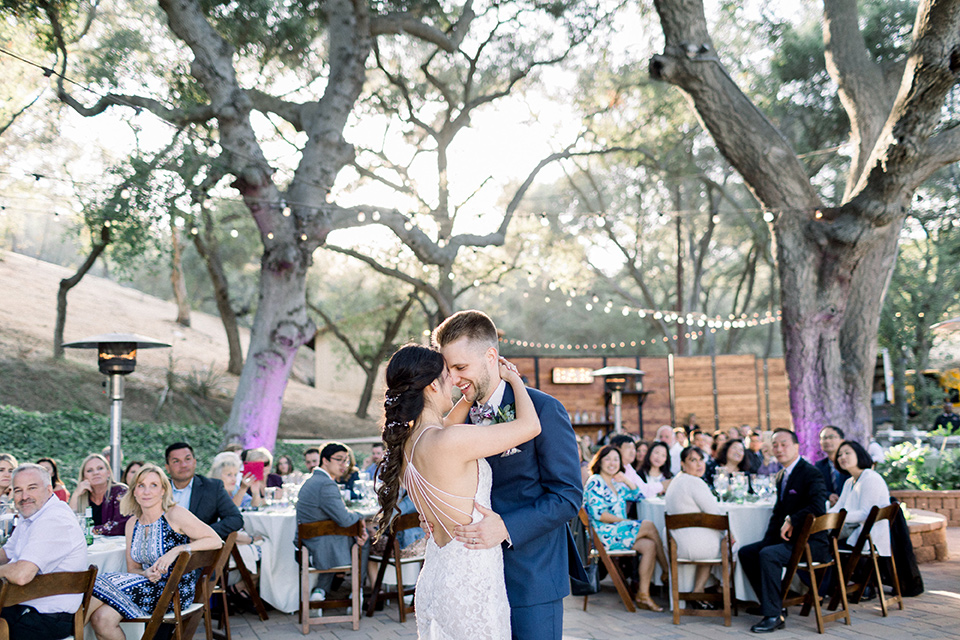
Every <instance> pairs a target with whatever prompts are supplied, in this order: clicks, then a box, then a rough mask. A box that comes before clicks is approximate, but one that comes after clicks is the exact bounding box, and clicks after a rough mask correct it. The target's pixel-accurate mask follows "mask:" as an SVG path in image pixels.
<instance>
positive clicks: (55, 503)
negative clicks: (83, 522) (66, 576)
mask: <svg viewBox="0 0 960 640" xmlns="http://www.w3.org/2000/svg"><path fill="white" fill-rule="evenodd" d="M12 484H13V495H14V500H15V502H16V505H17V509H18V510H19V511H20V518H21V520H20V524H19V525H17V528H16V529H14V531H13V535H11V536H10V539H9V540H7V543H6V544H5V545H3V550H2V551H0V578H3V579H6V580H9V581H10V582H12V583H13V584H17V585H25V584H29V582H30V581H31V580H33V578H34V577H35V576H36V575H37V574H48V573H57V572H61V571H86V570H87V542H86V540H84V537H83V531H82V530H81V529H80V524H79V523H78V522H77V517H76V516H75V515H74V514H73V512H72V511H71V510H70V507H69V506H67V504H66V503H65V502H63V501H62V500H59V499H57V498H55V497H54V496H53V486H52V483H51V480H50V474H49V473H47V470H46V469H44V468H43V467H41V466H39V465H35V464H24V465H21V466H19V467H17V468H16V470H15V471H14V472H13V482H12ZM82 599H83V596H82V595H79V594H76V595H60V596H50V597H46V598H37V599H36V600H27V601H26V602H23V603H21V604H18V605H13V606H10V607H4V608H3V611H2V613H0V616H2V617H3V619H4V620H6V622H7V625H9V630H10V638H11V639H12V640H41V639H45V638H66V637H68V636H70V635H72V634H73V614H74V613H76V611H77V609H78V608H79V607H80V603H81V600H82Z"/></svg>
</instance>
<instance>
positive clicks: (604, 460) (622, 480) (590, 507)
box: [583, 445, 667, 611]
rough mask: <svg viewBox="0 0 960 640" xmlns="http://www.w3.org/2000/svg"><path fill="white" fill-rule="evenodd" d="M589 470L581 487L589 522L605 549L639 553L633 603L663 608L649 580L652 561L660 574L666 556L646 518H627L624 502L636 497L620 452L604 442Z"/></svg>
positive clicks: (665, 566)
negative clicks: (628, 550)
mask: <svg viewBox="0 0 960 640" xmlns="http://www.w3.org/2000/svg"><path fill="white" fill-rule="evenodd" d="M590 470H591V471H592V472H593V475H592V476H590V477H589V478H588V479H587V485H586V487H584V489H583V503H584V507H585V508H586V510H587V514H588V515H589V517H590V524H591V525H592V526H593V529H594V531H596V532H597V535H598V536H600V540H601V541H602V542H603V545H604V547H606V548H607V549H608V550H610V551H616V550H623V549H635V550H637V551H639V552H640V553H641V554H642V556H641V558H640V588H639V590H638V591H637V599H636V601H637V606H638V607H640V608H641V609H649V610H650V611H663V608H662V607H660V606H659V605H657V603H656V602H654V601H653V599H652V598H651V597H650V580H651V578H653V570H654V568H655V562H659V563H660V568H661V569H662V570H663V572H664V575H666V571H667V557H666V554H665V553H664V551H663V543H662V542H661V540H660V534H659V533H658V532H657V528H656V526H654V524H653V522H651V521H649V520H642V521H641V520H630V519H628V518H627V501H628V500H639V499H640V490H639V488H638V487H637V486H636V485H635V484H633V483H632V482H630V480H628V479H627V478H626V477H625V476H624V473H623V463H622V462H621V460H620V452H619V451H618V450H617V448H616V447H613V446H609V445H608V446H606V447H603V448H602V449H600V451H598V452H597V454H596V455H595V456H594V457H593V461H592V462H591V463H590ZM664 582H666V581H664Z"/></svg>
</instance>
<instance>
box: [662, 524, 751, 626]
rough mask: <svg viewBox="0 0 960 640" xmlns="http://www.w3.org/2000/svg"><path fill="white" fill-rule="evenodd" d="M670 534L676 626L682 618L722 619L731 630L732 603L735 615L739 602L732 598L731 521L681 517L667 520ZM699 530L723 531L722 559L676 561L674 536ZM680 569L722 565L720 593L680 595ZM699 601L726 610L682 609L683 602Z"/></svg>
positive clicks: (691, 592) (699, 592)
mask: <svg viewBox="0 0 960 640" xmlns="http://www.w3.org/2000/svg"><path fill="white" fill-rule="evenodd" d="M664 520H665V522H666V531H667V557H668V558H669V560H670V589H671V593H672V595H673V624H680V616H682V615H683V616H723V624H724V626H727V627H729V626H730V610H731V603H732V605H733V611H734V614H736V600H735V598H734V596H733V542H732V539H731V536H730V519H729V517H728V516H727V515H726V514H724V515H713V514H709V513H682V514H676V515H667V516H665V517H664ZM690 527H697V528H701V529H713V530H716V531H723V532H724V536H723V539H721V540H720V557H718V558H710V559H707V560H690V559H688V558H678V557H677V541H676V539H675V538H674V535H673V533H674V532H675V531H678V530H680V529H687V528H690ZM679 565H693V566H701V565H709V566H714V565H719V566H720V568H721V569H720V570H721V572H722V576H721V581H720V585H721V590H722V592H721V593H707V592H705V591H689V592H685V593H680V589H679V584H678V580H677V574H678V568H679ZM691 600H699V601H701V602H722V603H723V610H720V609H717V610H701V609H690V608H687V609H681V608H680V603H681V602H688V601H691Z"/></svg>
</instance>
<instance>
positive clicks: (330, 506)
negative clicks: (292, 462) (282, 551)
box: [297, 442, 369, 594]
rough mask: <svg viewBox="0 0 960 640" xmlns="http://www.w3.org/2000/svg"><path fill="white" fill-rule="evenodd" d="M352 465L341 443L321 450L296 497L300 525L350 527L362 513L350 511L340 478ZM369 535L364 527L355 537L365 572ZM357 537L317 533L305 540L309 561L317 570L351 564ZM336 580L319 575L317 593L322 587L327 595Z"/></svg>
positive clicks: (331, 576)
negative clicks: (330, 522)
mask: <svg viewBox="0 0 960 640" xmlns="http://www.w3.org/2000/svg"><path fill="white" fill-rule="evenodd" d="M349 467H350V454H349V452H348V451H347V448H346V447H345V446H344V445H342V444H340V443H339V442H332V443H330V444H328V445H327V446H325V447H324V448H323V450H322V451H321V452H320V466H319V467H318V468H316V469H314V471H313V475H311V476H310V477H309V478H307V479H306V481H304V483H303V486H302V487H300V493H299V495H298V498H297V524H301V523H304V522H318V521H320V520H333V521H334V522H336V523H337V524H338V525H339V526H341V527H349V526H350V525H352V524H354V523H355V522H357V521H358V520H361V519H362V518H363V516H361V515H360V514H359V513H357V512H355V511H350V510H349V509H347V506H346V505H345V504H344V502H343V497H341V495H340V487H339V485H337V478H339V477H340V476H342V475H343V474H344V473H346V471H347V469H348V468H349ZM368 538H369V536H368V535H367V532H366V529H364V532H363V536H361V537H358V538H356V542H357V544H359V545H361V547H363V551H362V557H361V560H360V567H361V571H365V568H366V565H367V557H368V556H369V549H368V548H367V545H366V542H367V540H368ZM353 542H354V540H352V539H351V538H350V537H349V536H318V537H316V538H309V539H307V540H304V544H305V545H306V547H307V549H308V550H309V552H310V564H311V565H312V566H313V567H314V568H316V569H329V568H330V567H338V566H341V565H348V564H350V548H351V546H352V545H353ZM364 578H365V576H364V575H362V574H361V576H360V583H361V584H363V583H364ZM332 583H333V574H330V573H321V574H320V575H319V576H318V577H317V585H316V588H315V589H314V593H319V592H320V591H321V590H322V591H323V593H324V594H326V593H329V592H330V587H331V586H332Z"/></svg>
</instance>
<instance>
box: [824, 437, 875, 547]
mask: <svg viewBox="0 0 960 640" xmlns="http://www.w3.org/2000/svg"><path fill="white" fill-rule="evenodd" d="M834 464H836V465H837V468H838V469H840V470H842V471H846V472H847V473H849V474H850V477H849V478H847V481H846V482H844V483H843V490H842V491H841V492H840V498H839V499H838V500H837V504H835V505H833V506H832V507H830V508H829V509H828V510H827V511H829V512H830V513H837V512H838V511H840V509H846V510H847V517H846V518H845V519H844V521H843V532H844V533H845V534H846V533H847V532H848V531H849V532H850V533H849V535H848V536H847V538H846V540H845V542H846V543H847V545H848V546H851V547H852V546H853V544H854V543H855V542H856V541H857V540H858V539H859V537H860V532H861V531H862V530H863V521H864V520H866V519H867V515H868V514H869V513H870V509H871V508H872V507H875V506H876V507H880V508H883V507H886V506H887V505H889V504H890V490H889V489H888V488H887V483H886V481H885V480H884V479H883V476H881V475H880V474H879V473H877V472H876V471H874V470H873V469H872V468H871V467H873V458H872V457H871V456H870V454H869V453H867V450H866V449H864V448H863V446H862V445H861V444H860V443H859V442H854V441H853V440H844V441H843V443H842V444H841V445H840V448H838V449H837V458H836V461H835V462H834ZM854 524H857V525H859V526H858V527H857V528H856V529H853V527H852V526H851V527H848V526H847V525H854ZM870 537H871V538H872V539H873V544H874V545H876V547H877V553H879V554H880V555H881V556H889V555H890V525H889V523H888V522H887V521H885V520H884V521H883V522H878V523H876V524H875V525H874V526H873V529H872V530H871V532H870Z"/></svg>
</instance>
